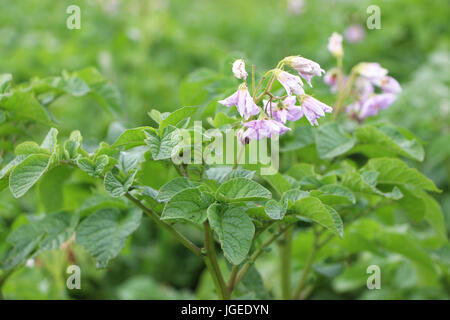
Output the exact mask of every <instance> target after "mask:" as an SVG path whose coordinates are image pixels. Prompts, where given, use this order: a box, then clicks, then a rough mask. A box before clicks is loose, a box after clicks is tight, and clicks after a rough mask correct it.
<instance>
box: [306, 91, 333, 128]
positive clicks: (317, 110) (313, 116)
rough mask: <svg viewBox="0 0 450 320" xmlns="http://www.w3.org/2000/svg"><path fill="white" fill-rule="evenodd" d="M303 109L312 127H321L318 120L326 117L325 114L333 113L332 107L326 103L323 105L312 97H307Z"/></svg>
mask: <svg viewBox="0 0 450 320" xmlns="http://www.w3.org/2000/svg"><path fill="white" fill-rule="evenodd" d="M301 108H302V111H303V113H304V114H305V117H306V119H308V121H309V123H310V124H311V125H312V126H314V125H319V122H318V121H317V119H318V118H320V117H323V116H325V112H326V113H330V112H332V111H333V109H332V108H331V107H330V106H327V105H326V104H325V103H322V102H320V101H319V100H317V99H315V98H313V97H311V96H306V97H305V98H304V99H303V101H302V104H301Z"/></svg>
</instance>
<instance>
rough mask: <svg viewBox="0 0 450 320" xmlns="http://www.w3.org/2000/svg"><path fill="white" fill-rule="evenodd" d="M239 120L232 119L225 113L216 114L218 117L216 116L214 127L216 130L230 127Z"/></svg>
mask: <svg viewBox="0 0 450 320" xmlns="http://www.w3.org/2000/svg"><path fill="white" fill-rule="evenodd" d="M236 121H237V120H236V119H235V118H230V117H229V116H227V115H226V114H225V113H223V112H218V113H216V115H215V116H214V121H213V124H214V127H216V128H220V127H223V126H226V125H230V124H233V123H235V122H236Z"/></svg>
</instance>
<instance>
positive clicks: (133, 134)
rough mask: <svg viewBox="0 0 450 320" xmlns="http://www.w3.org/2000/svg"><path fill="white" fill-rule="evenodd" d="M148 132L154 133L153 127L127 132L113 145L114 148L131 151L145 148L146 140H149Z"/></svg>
mask: <svg viewBox="0 0 450 320" xmlns="http://www.w3.org/2000/svg"><path fill="white" fill-rule="evenodd" d="M146 130H148V131H152V130H154V129H153V128H152V127H139V128H133V129H128V130H125V131H124V132H123V133H122V134H121V135H120V136H119V138H117V140H116V141H115V142H114V143H113V145H112V147H114V148H120V147H125V149H131V148H134V147H137V146H145V145H146V143H145V140H146V139H147V135H146V134H145V131H146Z"/></svg>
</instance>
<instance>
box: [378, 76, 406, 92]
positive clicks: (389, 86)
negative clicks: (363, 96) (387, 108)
mask: <svg viewBox="0 0 450 320" xmlns="http://www.w3.org/2000/svg"><path fill="white" fill-rule="evenodd" d="M380 87H381V91H383V93H394V94H399V93H400V92H402V87H401V86H400V84H399V83H398V81H397V80H395V79H394V78H392V77H390V76H386V77H384V78H383V79H381V83H380Z"/></svg>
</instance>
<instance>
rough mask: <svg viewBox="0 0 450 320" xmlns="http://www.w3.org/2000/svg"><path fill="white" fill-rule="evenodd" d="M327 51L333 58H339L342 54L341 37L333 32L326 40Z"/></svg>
mask: <svg viewBox="0 0 450 320" xmlns="http://www.w3.org/2000/svg"><path fill="white" fill-rule="evenodd" d="M328 50H329V51H330V52H331V54H332V55H333V56H335V57H340V56H342V55H343V54H344V49H342V36H341V35H340V34H339V33H337V32H334V33H333V34H332V35H331V37H330V39H328Z"/></svg>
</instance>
